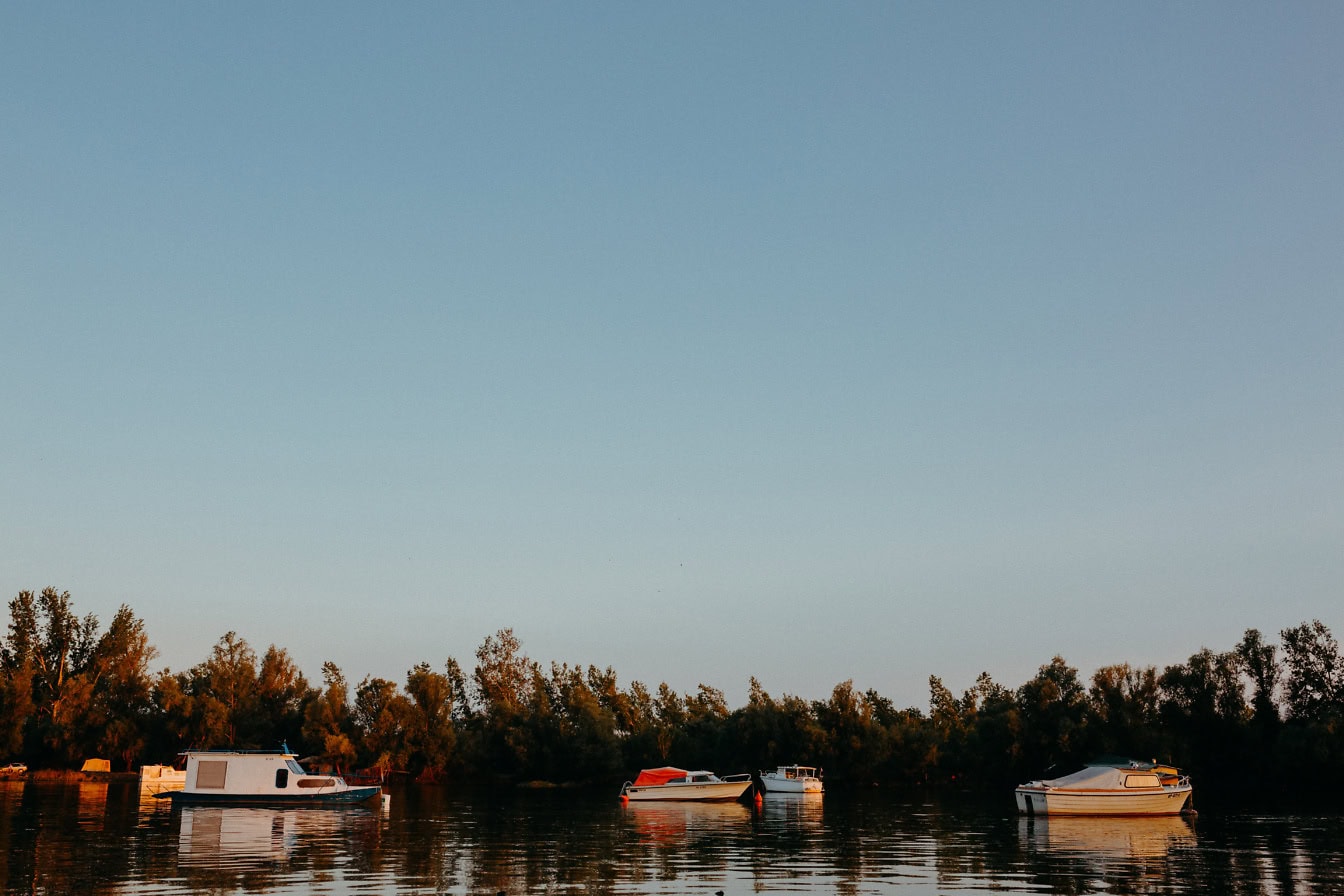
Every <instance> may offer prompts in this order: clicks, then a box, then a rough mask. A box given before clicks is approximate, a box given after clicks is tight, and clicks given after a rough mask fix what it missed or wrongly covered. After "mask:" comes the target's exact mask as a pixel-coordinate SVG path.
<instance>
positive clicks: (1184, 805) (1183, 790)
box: [1016, 762, 1194, 815]
mask: <svg viewBox="0 0 1344 896" xmlns="http://www.w3.org/2000/svg"><path fill="white" fill-rule="evenodd" d="M1193 791H1194V788H1193V787H1192V786H1191V784H1190V778H1189V776H1187V775H1182V774H1180V772H1179V771H1178V770H1176V769H1174V768H1172V767H1171V766H1167V765H1156V764H1149V763H1138V762H1134V763H1130V764H1129V765H1127V766H1120V767H1116V766H1110V765H1092V766H1088V767H1087V768H1085V769H1083V770H1082V771H1077V772H1074V773H1073V774H1071V775H1065V776H1064V777H1062V778H1051V779H1047V780H1041V781H1031V782H1029V783H1026V784H1023V785H1022V786H1021V787H1018V788H1017V791H1016V797H1017V810H1018V812H1020V813H1022V814H1023V815H1178V814H1180V813H1181V812H1183V811H1187V809H1188V806H1189V803H1190V799H1191V795H1192V793H1193Z"/></svg>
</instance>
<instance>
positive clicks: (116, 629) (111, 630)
mask: <svg viewBox="0 0 1344 896" xmlns="http://www.w3.org/2000/svg"><path fill="white" fill-rule="evenodd" d="M156 656H158V650H156V649H155V648H154V647H153V645H151V644H150V643H149V635H148V634H147V633H146V632H145V625H144V623H143V622H142V621H141V620H140V619H138V618H137V617H136V615H135V614H134V613H133V612H131V608H130V607H128V606H126V605H125V604H122V605H121V607H120V608H119V609H118V610H117V613H116V615H115V616H113V617H112V623H111V624H110V625H109V626H108V628H107V632H106V633H105V634H104V635H103V636H102V637H101V638H99V639H98V643H97V645H96V646H95V648H94V650H93V657H92V661H91V663H90V668H89V669H88V671H87V673H86V674H87V675H88V676H89V677H90V679H91V680H90V686H91V687H90V689H91V697H92V700H91V702H92V711H91V714H90V715H91V718H90V721H91V722H92V723H93V724H95V725H96V726H97V727H98V730H99V736H98V737H97V738H96V741H97V746H98V749H99V752H102V753H105V754H107V755H109V756H116V757H118V758H120V759H121V760H122V762H123V763H125V766H126V769H127V770H128V771H129V770H130V769H131V768H132V766H133V763H134V761H135V757H136V756H137V755H139V753H140V752H141V751H142V750H143V749H144V748H145V744H146V742H147V740H148V738H149V735H150V730H149V729H150V724H151V719H152V714H153V701H152V698H151V695H152V691H153V681H152V679H151V677H150V673H149V664H150V662H151V661H153V659H154V658H155V657H156Z"/></svg>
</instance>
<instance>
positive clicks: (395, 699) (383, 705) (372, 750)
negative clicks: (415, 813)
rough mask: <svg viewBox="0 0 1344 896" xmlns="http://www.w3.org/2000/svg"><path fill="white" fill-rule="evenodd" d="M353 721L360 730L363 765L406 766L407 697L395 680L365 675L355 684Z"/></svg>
mask: <svg viewBox="0 0 1344 896" xmlns="http://www.w3.org/2000/svg"><path fill="white" fill-rule="evenodd" d="M353 715H354V720H355V725H356V727H357V728H359V730H360V731H361V732H362V734H363V737H362V740H363V743H364V750H365V752H364V754H363V755H364V757H365V758H366V760H367V761H366V762H365V765H368V766H372V767H377V768H378V769H380V770H382V771H383V772H384V773H386V772H387V771H388V770H390V769H405V768H406V760H407V750H406V731H407V727H408V725H409V722H410V715H411V708H410V701H409V700H407V699H406V697H405V696H404V695H402V694H400V693H398V692H397V686H396V684H395V683H394V682H391V681H388V680H387V679H385V678H371V677H368V676H366V677H365V678H364V680H363V681H361V682H360V683H359V687H357V688H355V706H354V712H353Z"/></svg>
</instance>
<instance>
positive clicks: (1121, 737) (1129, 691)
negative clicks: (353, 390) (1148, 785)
mask: <svg viewBox="0 0 1344 896" xmlns="http://www.w3.org/2000/svg"><path fill="white" fill-rule="evenodd" d="M1088 705H1089V707H1090V709H1091V713H1092V719H1093V722H1092V725H1091V728H1092V737H1091V744H1092V749H1093V751H1094V752H1096V753H1111V754H1119V755H1123V756H1138V757H1151V756H1154V755H1155V754H1156V753H1160V752H1162V744H1161V743H1160V742H1159V740H1158V722H1159V716H1158V688H1157V670H1156V669H1155V668H1153V667H1152V666H1145V667H1143V668H1140V669H1135V668H1132V667H1131V666H1130V665H1129V663H1118V664H1116V665H1111V666H1102V667H1101V668H1100V669H1098V670H1097V671H1096V672H1094V673H1092V686H1091V687H1090V688H1089V689H1088Z"/></svg>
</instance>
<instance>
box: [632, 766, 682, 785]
mask: <svg viewBox="0 0 1344 896" xmlns="http://www.w3.org/2000/svg"><path fill="white" fill-rule="evenodd" d="M689 774H691V772H688V771H686V769H684V768H675V767H673V766H670V765H664V766H663V767H661V768H646V769H640V772H639V777H638V778H635V785H636V786H638V787H643V786H645V785H648V784H666V783H667V782H668V781H671V780H672V779H673V778H684V777H686V776H687V775H689Z"/></svg>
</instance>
